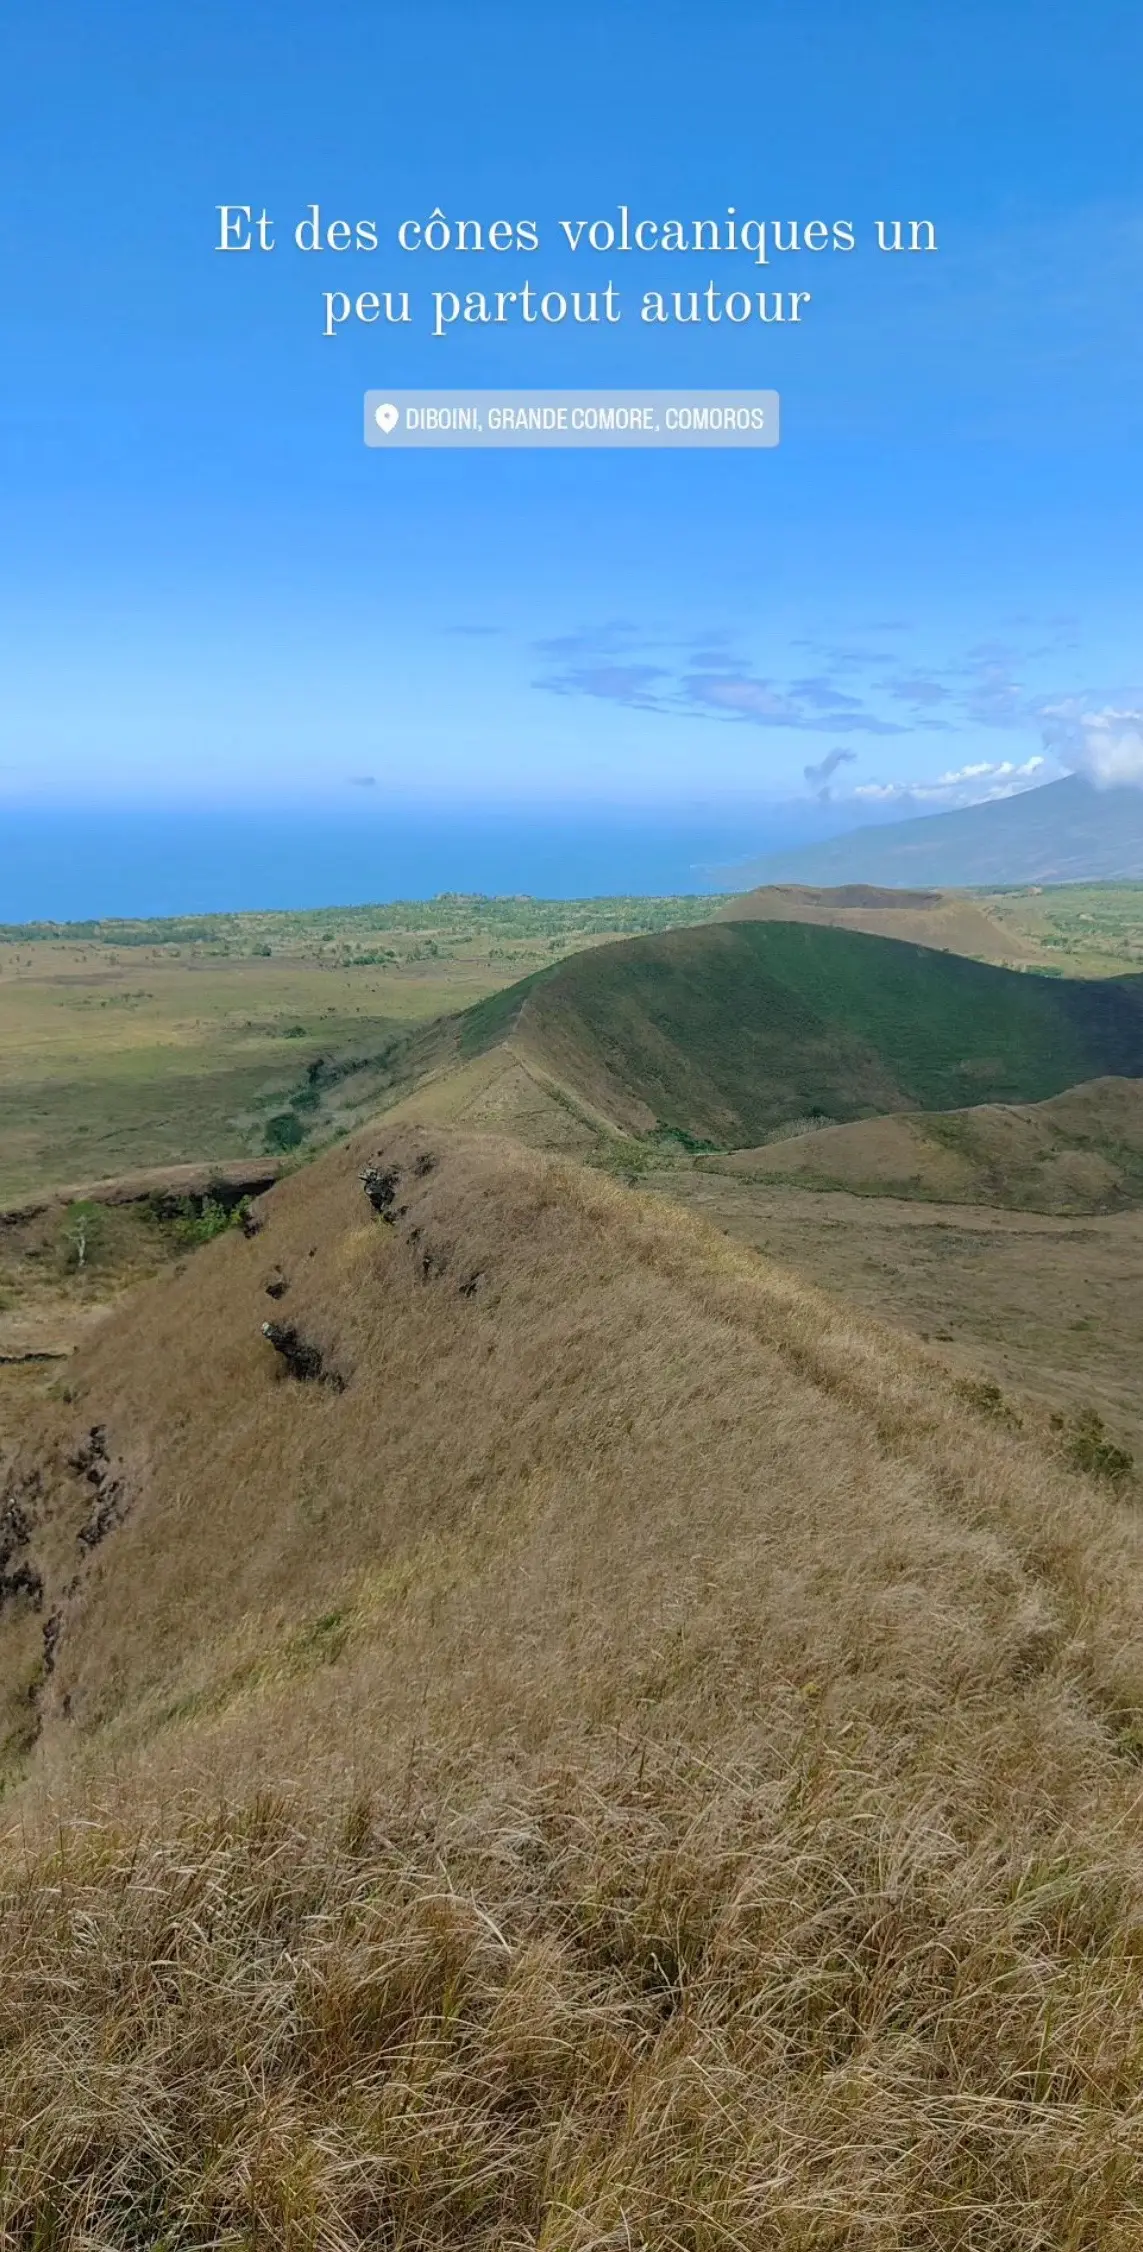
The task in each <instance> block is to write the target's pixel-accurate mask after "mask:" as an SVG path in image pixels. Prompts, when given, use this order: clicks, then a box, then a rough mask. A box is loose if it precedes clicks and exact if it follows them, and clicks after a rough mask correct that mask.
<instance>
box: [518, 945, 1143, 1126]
mask: <svg viewBox="0 0 1143 2252" xmlns="http://www.w3.org/2000/svg"><path fill="white" fill-rule="evenodd" d="M506 1003H507V996H503V997H502V1005H503V1004H506ZM520 1022H521V1030H524V1029H526V1030H527V1033H528V1036H529V1038H530V1039H531V1040H532V1041H533V1042H534V1044H535V1045H536V1047H537V1048H538V1049H539V1050H541V1051H544V1052H547V1053H549V1054H550V1055H551V1057H552V1059H553V1062H555V1063H556V1064H557V1065H562V1066H563V1068H564V1070H565V1072H567V1071H568V1070H569V1068H570V1067H571V1066H573V1065H574V1064H575V1062H576V1059H577V1057H578V1061H579V1066H580V1069H581V1071H582V1072H584V1073H587V1074H589V1075H591V1076H592V1077H593V1078H594V1079H596V1080H597V1081H598V1080H600V1079H606V1080H607V1081H608V1082H610V1084H611V1087H612V1090H613V1094H614V1095H617V1096H618V1097H619V1098H620V1100H621V1102H622V1103H623V1104H624V1105H625V1107H626V1110H627V1112H628V1114H630V1113H631V1112H633V1111H634V1110H635V1109H636V1108H639V1109H641V1111H642V1112H643V1113H644V1114H645V1116H644V1123H646V1119H647V1117H648V1116H649V1117H650V1118H652V1119H653V1120H654V1121H655V1122H657V1123H658V1124H660V1125H665V1126H668V1127H672V1128H675V1129H680V1130H682V1131H685V1132H687V1133H689V1134H692V1135H698V1136H708V1137H710V1138H711V1139H713V1140H717V1141H722V1142H726V1143H733V1142H738V1143H740V1144H741V1143H744V1142H747V1141H750V1140H757V1139H761V1138H762V1136H763V1135H764V1134H765V1133H767V1132H769V1131H771V1130H772V1129H773V1128H774V1127H775V1126H777V1125H781V1124H783V1123H784V1122H785V1121H787V1120H788V1119H790V1118H794V1117H799V1116H803V1115H811V1116H812V1115H814V1114H815V1113H819V1114H821V1115H823V1116H825V1117H828V1118H833V1119H837V1120H838V1121H844V1120H847V1119H852V1118H857V1117H861V1116H865V1115H870V1114H871V1113H876V1112H878V1111H889V1110H898V1109H903V1108H916V1109H924V1110H943V1109H952V1108H956V1107H959V1106H961V1105H964V1104H966V1103H979V1102H1035V1101H1041V1100H1043V1099H1045V1098H1046V1097H1047V1096H1049V1095H1053V1094H1056V1093H1059V1092H1060V1091H1061V1090H1062V1089H1063V1088H1065V1087H1067V1086H1071V1085H1074V1084H1076V1083H1077V1082H1078V1081H1079V1080H1083V1079H1091V1078H1095V1077H1098V1076H1100V1075H1102V1074H1105V1073H1117V1074H1120V1075H1122V1076H1125V1077H1135V1076H1137V1075H1140V1074H1143V979H1139V978H1130V979H1113V980H1104V981H1098V980H1091V981H1088V982H1086V983H1085V984H1084V985H1083V986H1082V987H1081V986H1078V985H1076V986H1072V985H1067V984H1065V983H1064V982H1063V981H1061V980H1057V979H1052V978H1041V977H1037V976H1035V975H1027V974H1023V973H1019V972H1016V971H1009V970H1003V969H999V968H994V967H992V966H990V965H989V964H987V963H982V962H974V961H969V960H967V959H965V958H964V957H961V956H958V955H954V954H945V953H937V952H935V951H933V950H932V949H930V948H926V947H921V946H911V945H903V944H901V943H900V942H898V941H895V940H892V939H883V938H876V937H871V936H868V935H865V934H863V933H859V932H855V931H838V930H832V929H828V928H818V927H816V926H814V925H810V924H783V923H742V924H724V925H721V926H712V927H708V928H707V929H705V930H702V931H677V932H668V933H665V934H664V935H663V936H662V937H658V938H655V939H635V940H630V941H628V942H626V943H625V944H620V945H617V946H614V947H608V948H607V949H606V951H604V952H598V953H594V954H592V955H590V956H581V957H578V958H577V959H575V960H574V961H570V962H565V963H562V964H560V965H559V966H558V967H557V968H556V969H554V970H553V971H552V972H550V973H548V974H547V975H545V976H543V977H542V978H541V979H539V980H537V981H536V982H535V984H534V985H533V986H532V989H531V991H530V993H529V994H528V996H527V997H526V1005H525V1008H524V1011H523V1014H522V1017H521V1020H520Z"/></svg>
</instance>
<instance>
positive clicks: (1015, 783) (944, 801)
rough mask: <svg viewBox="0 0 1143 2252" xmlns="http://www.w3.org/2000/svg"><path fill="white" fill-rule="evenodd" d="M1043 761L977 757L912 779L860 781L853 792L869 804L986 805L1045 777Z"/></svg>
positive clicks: (1032, 785) (921, 805)
mask: <svg viewBox="0 0 1143 2252" xmlns="http://www.w3.org/2000/svg"><path fill="white" fill-rule="evenodd" d="M1044 764H1045V762H1044V760H1043V759H1042V758H1038V757H1037V758H1030V759H1025V760H1024V761H1023V762H1022V763H1021V764H1019V765H1017V764H1016V762H1015V761H1014V760H1013V759H998V760H995V761H993V760H989V759H975V760H973V761H972V762H971V763H970V764H969V765H967V766H961V767H957V768H956V769H954V770H953V771H952V772H949V773H945V774H938V775H936V776H935V777H929V778H924V779H918V780H916V781H909V782H858V783H856V784H855V786H854V789H853V791H852V793H851V795H852V796H853V797H855V798H857V799H859V800H862V801H863V802H864V803H866V804H869V805H896V806H900V807H902V809H905V808H908V807H909V806H916V807H917V808H918V809H925V810H929V811H931V810H932V809H933V808H934V807H936V808H938V809H939V808H941V807H945V808H948V809H949V810H952V809H953V808H954V807H956V806H961V805H981V804H986V803H987V802H988V801H989V800H991V799H993V798H1011V797H1016V796H1018V794H1019V792H1020V791H1021V790H1029V789H1032V788H1034V787H1035V785H1036V783H1037V782H1042V781H1043V779H1044Z"/></svg>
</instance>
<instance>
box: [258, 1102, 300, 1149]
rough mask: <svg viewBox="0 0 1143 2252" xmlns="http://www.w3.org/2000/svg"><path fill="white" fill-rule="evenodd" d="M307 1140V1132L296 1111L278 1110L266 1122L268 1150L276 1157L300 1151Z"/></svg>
mask: <svg viewBox="0 0 1143 2252" xmlns="http://www.w3.org/2000/svg"><path fill="white" fill-rule="evenodd" d="M305 1138H306V1130H305V1127H304V1126H303V1124H302V1121H301V1119H300V1118H299V1117H298V1114H297V1111H296V1110H278V1111H275V1113H274V1116H273V1117H272V1118H268V1119H267V1120H266V1135H265V1141H266V1148H267V1150H269V1151H270V1152H271V1154H273V1155H275V1156H284V1155H285V1153H286V1152H287V1151H288V1150H292V1149H299V1148H300V1147H301V1144H302V1143H303V1142H304V1140H305Z"/></svg>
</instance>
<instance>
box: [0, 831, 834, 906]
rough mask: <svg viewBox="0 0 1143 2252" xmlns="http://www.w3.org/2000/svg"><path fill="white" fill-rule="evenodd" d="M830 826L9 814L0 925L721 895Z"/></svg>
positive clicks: (0, 869)
mask: <svg viewBox="0 0 1143 2252" xmlns="http://www.w3.org/2000/svg"><path fill="white" fill-rule="evenodd" d="M843 825H844V818H842V819H841V820H840V821H839V817H838V815H837V814H836V813H835V816H834V820H833V822H832V824H830V823H829V822H828V821H827V818H826V815H825V812H824V810H823V809H822V808H821V807H819V806H816V805H813V804H802V803H799V802H797V801H792V802H791V803H789V804H772V805H762V804H755V805H753V806H751V807H743V806H740V805H734V806H723V807H712V806H703V807H693V808H672V809H669V810H667V811H663V810H657V811H651V810H649V809H647V810H644V809H640V808H635V807H627V806H623V807H600V806H595V807H585V806H582V805H577V806H571V805H568V806H558V805H546V806H529V807H526V808H521V807H505V806H482V807H473V806H463V805H462V806H456V805H453V806H448V807H425V806H415V805H408V804H405V805H397V806H392V805H385V804H379V803H369V804H367V805H363V806H362V807H360V808H352V809H345V810H341V809H337V810H332V809H330V808H328V807H325V806H322V807H314V806H307V805H304V804H303V805H296V806H279V807H275V808H273V809H272V810H266V809H264V808H259V807H256V806H253V805H231V806H218V807H213V808H212V807H207V806H202V805H199V806H177V805H166V806H150V807H146V806H119V807H115V806H90V805H87V806H71V807H63V806H56V805H42V804H41V805H23V806H9V807H7V808H6V809H5V811H4V812H3V814H2V815H0V923H3V924H9V925H11V924H17V925H23V924H32V923H41V922H43V923H77V922H92V921H132V920H149V919H152V918H158V917H165V916H181V915H211V914H241V913H273V912H290V911H299V910H312V909H320V908H326V907H328V908H335V907H350V906H368V905H373V904H381V903H383V902H389V901H393V900H402V899H409V900H417V899H426V900H427V899H431V898H434V897H435V896H437V895H439V894H440V893H442V892H460V893H472V894H474V895H476V894H479V895H483V896H486V897H495V896H502V897H503V896H509V897H510V896H514V895H516V896H519V895H527V896H530V897H533V898H538V899H539V898H545V899H577V898H580V899H583V898H593V897H608V896H623V895H628V896H634V897H639V896H644V897H672V896H683V895H686V894H700V895H701V894H709V893H714V892H720V891H733V890H734V889H735V888H736V884H735V869H736V867H737V866H742V867H743V868H745V867H746V866H747V865H748V864H749V863H750V862H756V861H758V860H759V859H762V858H764V857H765V856H766V855H767V854H768V853H771V852H779V851H783V850H788V849H790V848H791V847H793V846H795V845H799V844H804V843H811V842H815V841H817V840H818V839H819V838H824V837H826V836H827V835H830V834H833V833H836V831H837V829H838V827H839V826H843ZM746 880H747V879H746V878H745V877H744V878H743V881H744V883H745V881H746Z"/></svg>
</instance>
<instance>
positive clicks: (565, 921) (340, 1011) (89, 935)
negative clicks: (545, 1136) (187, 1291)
mask: <svg viewBox="0 0 1143 2252" xmlns="http://www.w3.org/2000/svg"><path fill="white" fill-rule="evenodd" d="M718 904H719V902H718V900H717V899H711V900H707V899H698V898H694V899H686V898H682V899H665V900H650V899H648V900H643V899H603V900H571V901H544V900H524V899H506V900H485V899H460V898H453V897H449V898H446V899H441V900H434V901H430V902H425V903H416V902H414V903H412V904H408V903H406V904H403V905H402V904H400V903H397V904H390V905H387V906H379V907H361V908H348V909H338V910H335V911H327V912H323V913H315V914H310V913H305V914H274V915H270V914H264V915H230V916H209V917H202V918H198V919H195V920H183V921H179V922H139V923H91V924H71V925H66V926H58V925H36V926H27V927H20V928H17V927H15V926H7V927H0V1204H8V1203H12V1202H14V1201H17V1200H18V1199H20V1198H21V1197H24V1196H28V1195H33V1194H35V1193H36V1192H38V1191H39V1190H41V1189H43V1188H46V1187H52V1186H59V1185H63V1184H67V1183H73V1182H82V1181H87V1180H93V1179H98V1178H101V1177H103V1176H106V1175H111V1174H115V1173H118V1172H122V1171H127V1170H130V1169H132V1168H134V1167H137V1166H149V1165H160V1164H166V1163H172V1164H173V1163H177V1162H179V1161H181V1160H188V1161H190V1160H197V1159H202V1160H211V1159H215V1158H223V1157H233V1156H240V1155H242V1154H244V1153H245V1152H247V1151H249V1150H261V1149H262V1148H263V1147H265V1143H266V1133H267V1124H268V1121H269V1120H270V1119H271V1118H272V1117H274V1116H275V1115H276V1114H278V1113H279V1112H280V1111H281V1109H282V1105H283V1102H284V1100H285V1096H286V1093H287V1091H288V1090H289V1089H290V1088H292V1087H293V1086H294V1085H295V1083H296V1081H297V1080H298V1079H299V1077H300V1076H303V1075H304V1074H303V1071H302V1067H303V1066H305V1065H308V1064H309V1063H310V1062H311V1061H313V1060H314V1059H315V1058H316V1057H317V1056H318V1055H323V1056H334V1057H336V1056H338V1055H341V1054H344V1053H346V1052H355V1051H356V1050H358V1049H359V1048H361V1047H362V1046H364V1047H366V1048H375V1047H377V1046H378V1045H383V1044H384V1042H385V1041H386V1040H387V1039H388V1038H390V1037H392V1036H393V1035H394V1034H397V1033H399V1032H401V1031H403V1030H407V1029H409V1028H410V1027H411V1026H413V1025H416V1024H420V1023H424V1022H426V1021H427V1020H429V1019H431V1018H433V1017H436V1016H439V1015H442V1014H446V1013H449V1012H452V1011H455V1010H458V1009H465V1008H467V1007H469V1006H470V1005H471V1004H472V1003H474V1002H476V1001H479V1000H481V999H482V998H483V997H484V996H486V995H488V994H490V993H494V992H496V991H497V990H498V989H499V988H500V987H502V986H504V985H508V984H511V983H513V982H514V981H515V980H516V979H518V978H520V977H521V976H524V975H526V974H527V973H528V972H529V971H531V970H534V969H537V968H539V967H541V966H542V965H547V964H549V963H551V962H552V961H553V959H556V958H557V957H558V956H559V955H560V954H562V953H565V952H567V951H569V950H571V949H574V948H577V947H580V946H585V945H596V944H598V943H599V942H600V940H602V939H605V938H608V937H612V936H617V935H622V934H625V933H627V932H630V931H649V930H658V929H662V928H663V927H665V925H667V924H669V923H684V922H687V921H697V920H700V919H704V918H705V917H706V916H707V915H708V914H710V913H712V912H713V911H714V909H715V908H716V907H717V905H718Z"/></svg>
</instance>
